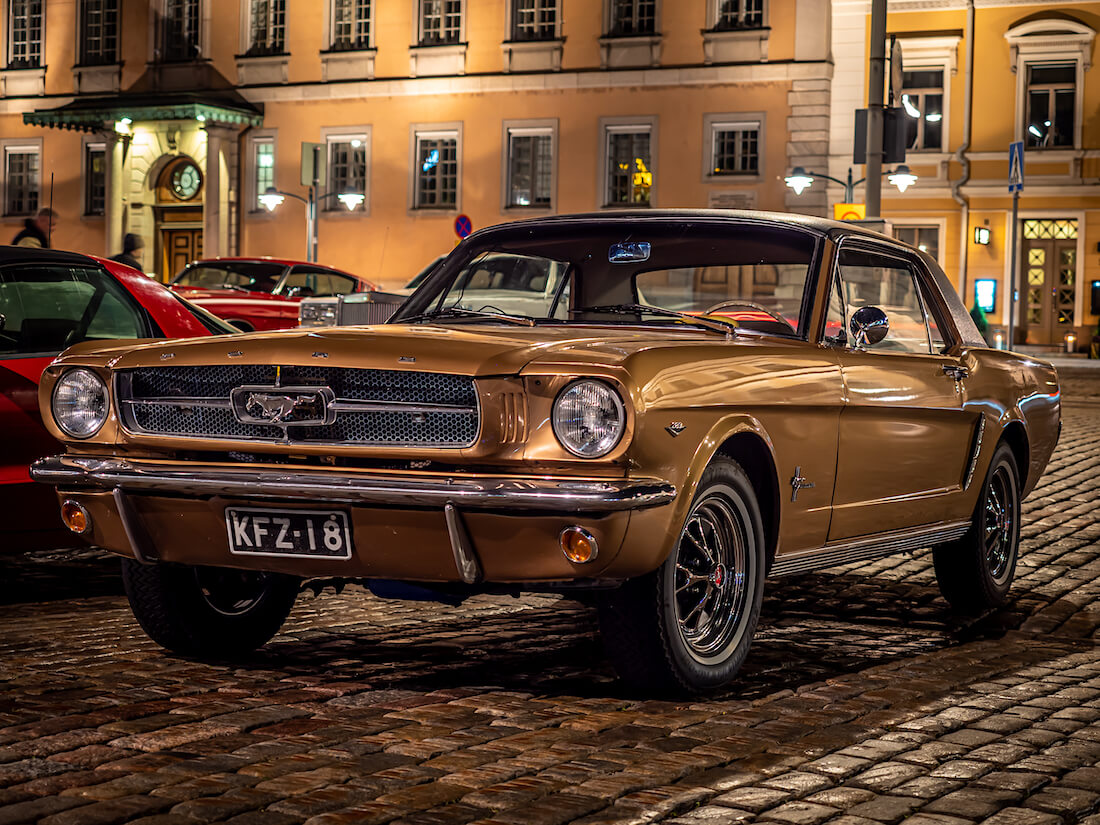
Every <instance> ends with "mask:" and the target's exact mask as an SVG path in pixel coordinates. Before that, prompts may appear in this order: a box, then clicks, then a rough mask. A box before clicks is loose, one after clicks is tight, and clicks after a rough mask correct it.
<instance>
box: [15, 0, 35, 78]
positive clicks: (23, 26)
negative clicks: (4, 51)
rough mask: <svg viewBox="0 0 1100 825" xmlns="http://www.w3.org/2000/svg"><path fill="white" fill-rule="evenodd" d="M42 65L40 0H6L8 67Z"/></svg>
mask: <svg viewBox="0 0 1100 825" xmlns="http://www.w3.org/2000/svg"><path fill="white" fill-rule="evenodd" d="M41 65H42V0H8V68H9V69H34V68H38V67H39V66H41Z"/></svg>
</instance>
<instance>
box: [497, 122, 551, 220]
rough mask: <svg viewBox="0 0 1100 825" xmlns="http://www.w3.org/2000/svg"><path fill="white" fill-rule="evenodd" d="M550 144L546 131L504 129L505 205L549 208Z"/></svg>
mask: <svg viewBox="0 0 1100 825" xmlns="http://www.w3.org/2000/svg"><path fill="white" fill-rule="evenodd" d="M553 145H554V144H553V133H552V131H551V130H550V129H548V128H537V129H536V128H531V129H525V128H516V129H509V130H508V206H510V207H519V208H523V207H549V206H550V202H551V189H552V186H553V177H554V169H553V165H554V156H553V152H554V149H553Z"/></svg>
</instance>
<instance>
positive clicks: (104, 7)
mask: <svg viewBox="0 0 1100 825" xmlns="http://www.w3.org/2000/svg"><path fill="white" fill-rule="evenodd" d="M118 3H119V0H83V2H82V3H81V5H80V63H81V65H83V66H100V65H104V64H108V63H114V62H116V61H117V60H118Z"/></svg>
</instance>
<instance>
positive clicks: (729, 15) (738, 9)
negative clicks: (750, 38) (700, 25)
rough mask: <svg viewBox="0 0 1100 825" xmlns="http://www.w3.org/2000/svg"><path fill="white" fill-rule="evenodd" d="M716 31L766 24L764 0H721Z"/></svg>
mask: <svg viewBox="0 0 1100 825" xmlns="http://www.w3.org/2000/svg"><path fill="white" fill-rule="evenodd" d="M716 11H717V15H716V17H715V20H714V27H713V28H714V31H733V30H735V29H756V28H760V27H761V26H763V25H764V0H719V2H718V5H717V9H716Z"/></svg>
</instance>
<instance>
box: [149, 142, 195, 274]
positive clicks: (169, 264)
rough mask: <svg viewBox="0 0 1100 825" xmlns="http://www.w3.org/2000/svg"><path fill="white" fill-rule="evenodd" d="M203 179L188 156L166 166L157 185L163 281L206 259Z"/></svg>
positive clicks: (176, 158) (159, 176)
mask: <svg viewBox="0 0 1100 825" xmlns="http://www.w3.org/2000/svg"><path fill="white" fill-rule="evenodd" d="M202 204H203V176H202V171H201V170H200V169H199V165H198V164H197V163H196V162H195V161H194V160H192V159H191V158H190V157H187V156H186V155H181V156H178V157H175V158H172V159H171V160H169V161H168V162H167V163H165V165H164V168H163V169H162V170H161V172H160V175H158V177H157V184H156V205H155V207H154V209H155V211H156V221H157V230H156V231H157V245H158V246H159V248H160V259H159V262H160V268H159V272H160V274H161V278H162V279H163V280H166V281H170V280H172V277H173V276H174V275H175V274H176V273H177V272H179V271H180V270H181V269H183V267H184V266H186V265H187V264H188V263H190V262H191V261H193V260H195V259H196V258H201V257H202Z"/></svg>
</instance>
